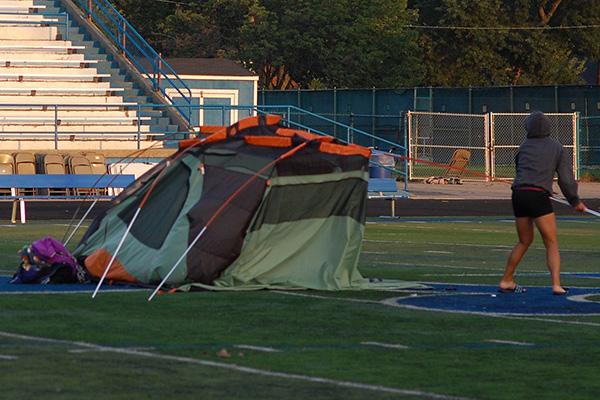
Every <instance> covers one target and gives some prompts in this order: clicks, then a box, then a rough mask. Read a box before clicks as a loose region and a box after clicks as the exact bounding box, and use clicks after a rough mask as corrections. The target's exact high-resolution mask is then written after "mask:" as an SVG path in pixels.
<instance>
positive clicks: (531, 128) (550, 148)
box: [512, 111, 579, 206]
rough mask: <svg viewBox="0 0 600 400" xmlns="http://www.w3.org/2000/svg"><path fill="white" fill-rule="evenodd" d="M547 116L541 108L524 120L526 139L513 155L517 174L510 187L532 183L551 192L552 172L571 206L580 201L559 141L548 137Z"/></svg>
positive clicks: (548, 121) (565, 155) (569, 165)
mask: <svg viewBox="0 0 600 400" xmlns="http://www.w3.org/2000/svg"><path fill="white" fill-rule="evenodd" d="M551 128H552V125H551V123H550V119H549V118H548V117H547V116H546V115H544V113H543V112H541V111H534V112H532V113H531V114H530V115H529V116H528V117H527V118H526V119H525V130H526V131H527V138H526V139H525V141H524V142H523V143H522V144H521V146H520V147H519V152H518V153H517V156H516V157H515V162H516V166H517V176H516V178H515V180H514V182H513V185H512V188H513V189H515V188H518V187H519V186H534V187H538V188H542V189H544V190H546V191H547V192H548V193H549V194H552V180H553V178H554V173H555V172H556V173H557V174H558V186H559V187H560V190H561V191H562V192H563V194H564V195H565V197H566V198H567V200H568V201H569V203H570V204H571V205H572V206H575V205H577V204H578V203H579V196H578V195H577V182H575V178H574V177H573V167H572V165H571V162H570V160H569V157H568V154H567V153H566V151H565V150H564V148H563V146H562V144H560V143H559V142H558V141H557V140H556V139H554V138H551V137H550V131H551Z"/></svg>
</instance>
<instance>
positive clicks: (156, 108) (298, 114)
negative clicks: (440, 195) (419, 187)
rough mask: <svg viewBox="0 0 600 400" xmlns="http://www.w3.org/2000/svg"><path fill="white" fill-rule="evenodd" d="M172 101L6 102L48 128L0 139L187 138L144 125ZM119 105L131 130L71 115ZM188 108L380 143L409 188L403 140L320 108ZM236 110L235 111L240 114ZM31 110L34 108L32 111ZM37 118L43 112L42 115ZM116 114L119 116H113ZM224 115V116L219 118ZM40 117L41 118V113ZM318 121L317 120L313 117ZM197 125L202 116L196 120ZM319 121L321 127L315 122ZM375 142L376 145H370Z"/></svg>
mask: <svg viewBox="0 0 600 400" xmlns="http://www.w3.org/2000/svg"><path fill="white" fill-rule="evenodd" d="M168 107H170V105H168V104H129V103H114V104H111V103H101V104H95V105H90V104H29V105H25V104H3V105H2V108H3V109H16V110H19V109H27V110H32V109H39V110H42V111H45V112H46V117H45V118H43V122H41V121H40V122H38V123H39V124H43V125H45V126H47V130H46V131H45V132H43V133H41V132H40V131H39V130H37V131H36V130H32V131H29V132H27V131H24V130H23V129H20V130H19V131H18V132H14V133H12V132H6V131H4V132H0V140H40V139H42V138H44V137H46V138H47V140H54V147H55V149H59V148H60V146H59V144H60V142H62V141H73V140H82V139H83V140H89V139H94V140H135V141H136V142H137V147H138V148H140V147H141V142H142V141H147V140H156V139H160V140H177V139H176V138H185V137H187V136H188V135H189V132H187V131H186V132H164V131H162V132H152V131H150V130H149V129H144V130H142V127H144V126H146V127H147V126H148V125H150V126H151V125H152V123H153V121H151V119H152V118H160V116H161V114H162V111H164V110H165V109H166V108H168ZM109 108H110V109H114V110H121V111H122V112H123V113H124V115H123V118H122V119H123V121H124V122H122V124H121V125H120V126H121V127H122V126H123V125H127V124H130V125H133V127H132V128H131V129H130V130H128V131H127V132H123V131H120V130H116V131H115V132H111V124H114V123H115V121H114V119H113V120H111V117H107V118H106V125H105V126H104V127H103V129H102V130H101V131H99V132H93V131H89V130H88V129H86V124H89V123H90V120H93V121H92V122H91V123H95V124H98V123H101V122H102V117H101V116H96V117H94V116H91V115H93V114H90V113H88V115H90V116H86V117H82V116H79V117H77V116H75V117H74V116H73V115H69V113H68V112H69V111H77V110H86V111H88V110H98V111H100V110H107V109H109ZM189 108H190V112H191V113H192V114H195V115H199V113H200V111H201V110H202V111H203V112H204V113H205V115H206V113H207V112H212V113H213V117H215V115H219V114H220V118H218V117H217V118H216V120H215V121H214V123H216V124H219V125H228V124H230V123H231V122H234V121H235V118H236V117H237V118H239V119H242V118H244V117H247V116H250V115H257V114H258V115H265V114H275V115H280V116H282V119H283V123H284V124H285V125H287V126H289V127H292V128H298V129H303V130H306V131H308V132H311V133H315V134H318V135H325V136H333V137H335V138H336V139H337V140H339V141H340V142H344V143H358V144H363V145H365V144H364V143H367V144H366V145H367V146H369V147H374V148H375V149H381V150H380V151H376V152H374V154H376V155H381V154H383V152H384V151H385V153H386V154H391V155H394V156H395V157H396V159H397V160H399V161H398V162H396V163H395V165H383V164H382V163H380V162H378V157H374V158H373V159H372V160H371V164H372V165H373V166H377V167H379V168H382V169H385V170H388V171H390V172H393V173H394V174H396V175H397V176H399V177H400V178H402V179H403V180H404V184H405V189H406V186H407V184H408V174H407V171H408V170H407V162H406V156H407V149H406V147H405V146H404V145H402V144H399V143H396V142H393V141H390V140H387V139H385V138H381V137H378V136H376V135H373V134H371V133H369V132H366V131H363V130H360V129H357V128H355V127H352V126H350V125H347V124H344V123H341V122H338V121H334V120H332V119H330V118H327V117H323V116H321V115H319V114H316V113H312V112H310V111H306V110H303V109H301V108H298V107H295V106H254V105H237V106H231V105H190V106H189ZM236 114H237V115H236ZM31 115H33V114H31ZM11 118H13V119H14V118H17V119H18V118H19V117H10V116H8V114H6V115H3V116H0V123H2V121H5V122H9V123H10V121H9V120H10V119H11ZM38 118H39V117H38ZM112 118H116V117H114V116H112ZM302 118H303V119H309V118H310V121H308V122H304V121H302V120H301V119H302ZM219 119H220V121H219ZM38 121H39V119H38ZM311 121H312V122H315V124H314V125H313V124H312V123H310V122H311ZM197 125H199V121H197ZM315 125H317V126H319V128H315V127H314V126H315ZM74 126H81V129H80V130H79V131H76V130H74V129H73V127H74ZM372 144H373V145H372Z"/></svg>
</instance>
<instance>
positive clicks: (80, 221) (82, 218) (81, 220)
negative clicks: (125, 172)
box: [64, 175, 118, 247]
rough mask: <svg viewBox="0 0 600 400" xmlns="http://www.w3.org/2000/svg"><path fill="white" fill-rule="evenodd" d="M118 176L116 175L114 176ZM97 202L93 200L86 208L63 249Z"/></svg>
mask: <svg viewBox="0 0 600 400" xmlns="http://www.w3.org/2000/svg"><path fill="white" fill-rule="evenodd" d="M116 176H118V175H116ZM97 202H98V199H95V200H94V202H93V203H92V204H91V205H90V206H89V207H88V209H87V211H86V212H85V214H83V217H81V219H80V220H79V223H78V224H77V226H75V228H74V229H73V231H72V232H71V234H70V235H69V237H68V238H67V240H65V243H64V245H65V247H67V244H69V241H70V240H71V238H72V237H73V235H74V234H75V232H77V230H78V229H79V227H80V226H81V224H82V223H83V221H84V220H85V219H86V217H87V216H88V214H89V213H90V211H92V208H94V206H95V205H96V203H97Z"/></svg>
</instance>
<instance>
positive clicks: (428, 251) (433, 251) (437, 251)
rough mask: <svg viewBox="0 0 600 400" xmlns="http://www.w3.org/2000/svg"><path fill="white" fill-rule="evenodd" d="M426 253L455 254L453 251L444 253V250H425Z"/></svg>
mask: <svg viewBox="0 0 600 400" xmlns="http://www.w3.org/2000/svg"><path fill="white" fill-rule="evenodd" d="M424 253H432V254H454V252H453V251H443V250H425V251H424Z"/></svg>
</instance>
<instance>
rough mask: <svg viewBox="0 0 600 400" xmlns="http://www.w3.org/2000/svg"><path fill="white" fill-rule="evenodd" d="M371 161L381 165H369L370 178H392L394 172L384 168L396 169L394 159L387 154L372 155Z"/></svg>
mask: <svg viewBox="0 0 600 400" xmlns="http://www.w3.org/2000/svg"><path fill="white" fill-rule="evenodd" d="M371 161H372V162H374V163H377V164H379V165H374V164H371V163H369V177H370V178H391V177H392V171H390V170H389V169H385V168H383V166H386V167H389V168H394V157H392V156H388V155H387V154H371Z"/></svg>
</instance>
